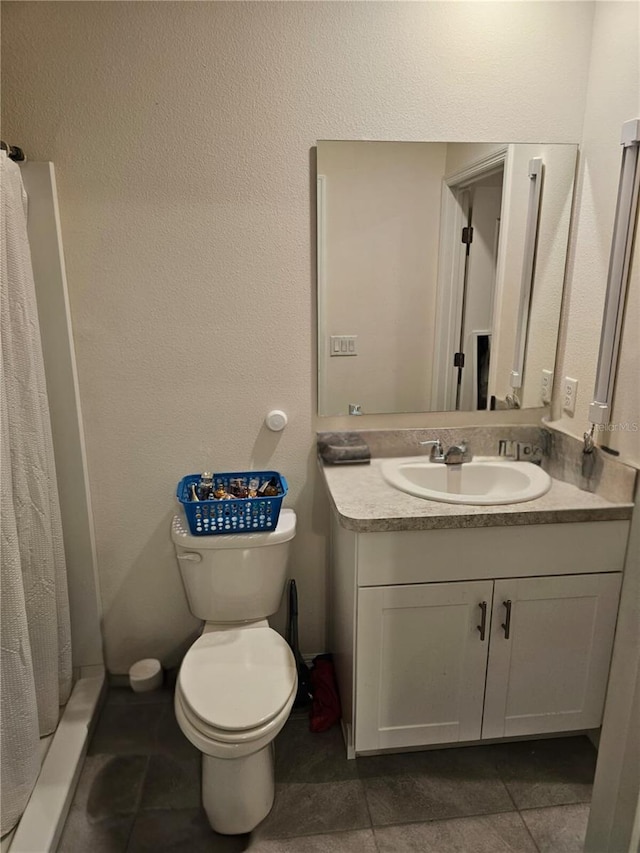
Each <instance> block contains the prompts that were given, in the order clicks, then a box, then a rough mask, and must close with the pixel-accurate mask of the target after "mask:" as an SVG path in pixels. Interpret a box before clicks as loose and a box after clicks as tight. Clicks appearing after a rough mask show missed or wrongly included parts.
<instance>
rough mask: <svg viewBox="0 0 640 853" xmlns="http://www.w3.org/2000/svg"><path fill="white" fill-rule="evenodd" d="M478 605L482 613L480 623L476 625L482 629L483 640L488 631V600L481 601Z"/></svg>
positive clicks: (479, 629) (481, 640) (481, 639)
mask: <svg viewBox="0 0 640 853" xmlns="http://www.w3.org/2000/svg"><path fill="white" fill-rule="evenodd" d="M478 607H479V608H480V611H481V613H482V615H481V616H480V624H479V625H476V628H477V629H478V631H480V642H483V641H484V636H485V634H486V631H487V602H486V601H481V602H480V604H479V605H478Z"/></svg>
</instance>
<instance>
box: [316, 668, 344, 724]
mask: <svg viewBox="0 0 640 853" xmlns="http://www.w3.org/2000/svg"><path fill="white" fill-rule="evenodd" d="M311 685H312V689H313V703H312V705H311V711H310V712H309V730H310V731H312V732H326V730H327V729H330V728H331V726H333V725H335V724H336V723H338V722H340V717H341V716H342V709H341V707H340V696H339V694H338V683H337V682H336V673H335V670H334V668H333V660H332V658H331V655H318V657H316V658H314V659H313V669H312V670H311Z"/></svg>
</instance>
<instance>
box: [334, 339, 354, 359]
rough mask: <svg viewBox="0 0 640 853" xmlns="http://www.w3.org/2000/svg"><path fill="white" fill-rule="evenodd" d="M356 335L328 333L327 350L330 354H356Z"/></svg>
mask: <svg viewBox="0 0 640 853" xmlns="http://www.w3.org/2000/svg"><path fill="white" fill-rule="evenodd" d="M357 340H358V336H357V335H330V336H329V344H330V347H329V352H330V353H331V355H332V356H343V355H358V349H357V346H356V341H357Z"/></svg>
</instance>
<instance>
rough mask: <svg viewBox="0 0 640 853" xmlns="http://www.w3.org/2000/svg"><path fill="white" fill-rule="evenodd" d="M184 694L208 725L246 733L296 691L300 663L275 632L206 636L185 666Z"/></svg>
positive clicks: (270, 716)
mask: <svg viewBox="0 0 640 853" xmlns="http://www.w3.org/2000/svg"><path fill="white" fill-rule="evenodd" d="M179 684H180V692H181V695H182V698H183V700H184V701H185V702H186V703H187V705H188V706H189V708H190V709H191V710H192V711H193V713H194V714H195V715H196V716H197V717H199V718H200V719H201V720H203V722H204V723H206V724H207V725H209V726H212V727H214V728H217V729H223V730H226V731H246V730H247V729H253V728H256V727H258V726H261V725H264V724H265V723H267V722H268V721H269V720H271V719H273V718H274V717H275V716H276V715H277V714H278V713H279V712H280V711H281V710H282V709H283V708H284V706H285V705H286V703H287V701H288V699H289V698H290V697H291V694H292V692H293V691H294V690H295V688H296V663H295V659H294V657H293V654H292V652H291V649H290V648H289V646H288V644H287V643H286V641H285V640H284V639H283V638H282V637H281V636H280V634H278V633H276V631H274V630H273V629H272V628H267V627H262V628H239V629H232V630H222V631H212V632H209V633H207V634H203V635H202V636H201V637H200V638H199V639H198V640H196V642H195V643H194V644H193V645H192V646H191V648H190V649H189V651H188V652H187V654H186V655H185V658H184V660H183V661H182V666H181V667H180V675H179Z"/></svg>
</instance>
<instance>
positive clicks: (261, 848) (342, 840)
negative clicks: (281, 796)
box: [247, 829, 378, 853]
mask: <svg viewBox="0 0 640 853" xmlns="http://www.w3.org/2000/svg"><path fill="white" fill-rule="evenodd" d="M247 850H248V853H377V851H378V848H377V847H376V842H375V839H374V837H373V832H372V830H370V829H357V830H354V831H351V832H329V833H327V834H325V835H306V836H304V837H302V838H280V839H266V838H263V839H257V840H254V839H252V840H251V843H250V844H249V847H248V848H247Z"/></svg>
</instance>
